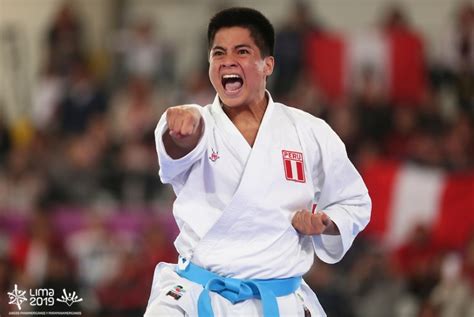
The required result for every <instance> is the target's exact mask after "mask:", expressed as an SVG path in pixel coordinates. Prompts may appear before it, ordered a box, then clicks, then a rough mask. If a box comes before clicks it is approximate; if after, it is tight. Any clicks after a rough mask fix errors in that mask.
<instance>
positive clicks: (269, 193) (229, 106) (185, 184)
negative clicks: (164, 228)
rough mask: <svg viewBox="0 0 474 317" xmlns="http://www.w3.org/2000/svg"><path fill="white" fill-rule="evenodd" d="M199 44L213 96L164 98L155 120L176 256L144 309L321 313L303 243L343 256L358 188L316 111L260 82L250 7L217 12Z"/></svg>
mask: <svg viewBox="0 0 474 317" xmlns="http://www.w3.org/2000/svg"><path fill="white" fill-rule="evenodd" d="M208 43H209V77H210V80H211V82H212V85H213V86H214V88H215V90H216V92H217V96H216V98H215V100H214V102H213V103H212V104H210V105H207V106H205V107H199V106H197V105H184V106H177V107H171V108H169V109H168V110H167V111H166V113H165V114H164V115H163V117H162V118H161V120H160V122H159V123H158V126H157V128H156V131H155V137H156V146H157V151H158V158H159V162H160V177H161V180H162V181H163V182H164V183H170V184H172V186H173V188H174V191H175V192H176V196H177V198H176V201H175V203H174V207H173V213H174V216H175V218H176V221H177V224H178V226H179V229H180V234H179V236H178V238H177V239H176V241H175V246H176V248H177V250H178V252H179V254H180V258H179V260H178V264H176V265H174V264H167V263H160V264H158V266H157V268H156V270H155V276H154V280H153V286H152V292H151V296H150V300H149V304H148V308H147V311H146V313H145V316H146V317H151V316H200V317H202V316H213V315H215V316H266V317H269V316H272V317H274V316H308V315H311V316H325V314H324V311H323V309H322V308H321V306H320V304H319V302H318V300H317V298H316V296H315V294H314V293H313V291H312V290H311V289H310V288H309V287H308V286H307V285H306V284H305V283H304V281H302V279H301V276H302V275H303V274H305V273H306V272H307V271H308V270H309V269H310V267H311V265H312V264H313V259H314V253H316V255H317V256H318V257H319V258H320V259H321V260H323V261H325V262H328V263H334V262H337V261H339V260H340V259H341V258H342V257H343V255H344V254H345V252H346V251H347V250H348V249H349V247H350V246H351V244H352V242H353V240H354V238H355V236H356V235H357V234H358V233H359V232H360V231H361V230H362V229H363V228H364V227H365V226H366V225H367V223H368V221H369V217H370V206H371V203H370V198H369V196H368V193H367V189H366V187H365V185H364V183H363V181H362V179H361V177H360V175H359V174H358V173H357V171H356V169H355V168H354V167H353V165H352V164H351V162H350V161H349V159H348V158H347V155H346V152H345V148H344V145H343V143H342V142H341V140H340V139H339V138H338V136H337V135H336V134H335V133H334V132H333V131H332V130H331V128H330V127H329V126H328V125H327V124H326V123H325V122H323V121H322V120H320V119H317V118H315V117H313V116H311V115H309V114H307V113H305V112H302V111H300V110H297V109H294V108H289V107H287V106H285V105H283V104H280V103H276V102H274V101H273V100H272V98H271V96H270V93H269V92H268V91H266V89H265V86H266V81H267V77H268V76H270V75H271V74H272V71H273V66H274V63H275V61H274V58H273V57H272V54H273V44H274V31H273V27H272V25H271V24H270V22H269V21H268V20H267V19H266V18H265V17H264V16H263V15H262V14H261V13H259V12H258V11H255V10H252V9H247V8H231V9H226V10H224V11H221V12H219V13H218V14H217V15H215V16H214V17H213V18H212V19H211V21H210V23H209V28H208Z"/></svg>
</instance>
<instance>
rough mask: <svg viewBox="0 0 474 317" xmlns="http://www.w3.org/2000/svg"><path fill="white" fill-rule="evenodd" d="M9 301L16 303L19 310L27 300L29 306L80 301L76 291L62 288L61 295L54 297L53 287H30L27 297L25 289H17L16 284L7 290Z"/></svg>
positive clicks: (69, 304) (12, 303) (67, 303)
mask: <svg viewBox="0 0 474 317" xmlns="http://www.w3.org/2000/svg"><path fill="white" fill-rule="evenodd" d="M7 294H8V298H9V302H8V304H11V305H16V306H17V308H18V310H21V307H22V304H23V303H24V302H26V301H28V302H29V305H30V306H54V304H55V302H56V301H58V302H61V303H65V304H66V305H68V306H69V307H71V306H72V305H73V304H74V303H79V302H82V298H80V297H79V296H78V295H77V294H76V292H72V293H68V292H66V289H64V288H63V294H61V297H59V298H55V296H54V289H52V288H39V289H30V292H29V294H28V295H29V299H28V298H27V297H26V295H27V293H26V291H23V290H20V289H18V285H17V284H15V288H14V289H13V291H11V292H8V293H7Z"/></svg>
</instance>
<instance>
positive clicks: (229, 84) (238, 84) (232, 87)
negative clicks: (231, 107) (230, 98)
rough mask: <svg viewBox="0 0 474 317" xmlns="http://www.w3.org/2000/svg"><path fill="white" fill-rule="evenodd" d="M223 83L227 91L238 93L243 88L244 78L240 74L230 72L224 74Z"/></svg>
mask: <svg viewBox="0 0 474 317" xmlns="http://www.w3.org/2000/svg"><path fill="white" fill-rule="evenodd" d="M221 83H222V86H223V87H224V90H225V91H226V92H228V93H236V92H238V91H239V90H240V89H241V88H242V85H243V84H244V80H243V79H242V77H240V75H237V74H228V75H224V76H222V79H221Z"/></svg>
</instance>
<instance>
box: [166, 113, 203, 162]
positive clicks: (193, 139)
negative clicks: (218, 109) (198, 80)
mask: <svg viewBox="0 0 474 317" xmlns="http://www.w3.org/2000/svg"><path fill="white" fill-rule="evenodd" d="M166 122H167V123H168V131H167V132H166V133H165V134H164V135H163V143H164V145H165V148H166V151H167V153H168V155H170V156H171V157H172V158H175V159H176V158H180V157H183V156H184V155H186V154H188V153H189V152H191V151H192V150H193V149H194V147H196V145H197V143H198V142H199V138H200V137H201V135H202V130H203V129H202V126H203V119H202V116H201V113H200V112H199V110H198V109H196V108H195V107H192V106H176V107H171V108H168V110H167V111H166Z"/></svg>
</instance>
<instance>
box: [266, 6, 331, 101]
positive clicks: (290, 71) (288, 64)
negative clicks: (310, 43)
mask: <svg viewBox="0 0 474 317" xmlns="http://www.w3.org/2000/svg"><path fill="white" fill-rule="evenodd" d="M321 30H322V26H321V25H320V23H319V22H316V21H314V20H313V18H312V14H311V7H310V5H309V3H308V2H306V1H302V0H298V1H295V2H294V3H293V4H292V7H291V8H290V10H288V16H287V21H285V23H284V25H283V26H282V27H281V29H280V30H278V31H277V32H276V36H275V37H276V39H275V59H276V60H277V61H278V62H277V63H276V67H275V70H274V73H273V75H272V78H271V80H272V81H273V84H272V86H273V90H272V91H273V92H274V94H275V95H276V98H277V99H279V100H283V102H285V101H286V100H288V95H289V93H290V92H291V91H292V90H293V89H294V88H295V85H296V83H298V81H300V80H301V78H302V77H304V69H305V61H304V60H305V40H306V36H307V35H308V34H309V33H313V32H314V33H317V32H320V31H321Z"/></svg>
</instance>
